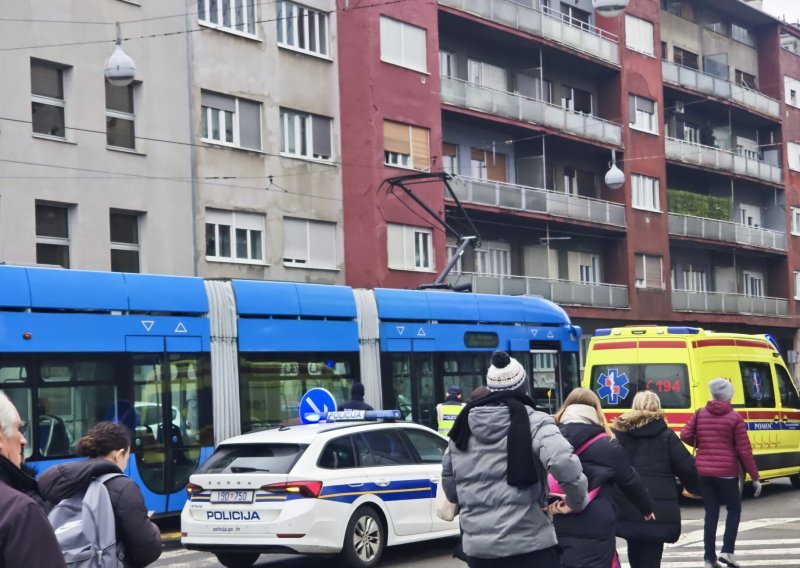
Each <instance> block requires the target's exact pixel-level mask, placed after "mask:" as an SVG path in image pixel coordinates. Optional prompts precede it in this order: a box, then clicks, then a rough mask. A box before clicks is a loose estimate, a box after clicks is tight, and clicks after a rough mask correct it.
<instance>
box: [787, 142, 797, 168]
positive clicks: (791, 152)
mask: <svg viewBox="0 0 800 568" xmlns="http://www.w3.org/2000/svg"><path fill="white" fill-rule="evenodd" d="M786 154H787V155H788V157H789V169H790V170H793V171H795V172H800V143H798V142H787V143H786Z"/></svg>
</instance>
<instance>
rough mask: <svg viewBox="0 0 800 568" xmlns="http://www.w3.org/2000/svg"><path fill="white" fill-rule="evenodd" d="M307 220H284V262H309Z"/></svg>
mask: <svg viewBox="0 0 800 568" xmlns="http://www.w3.org/2000/svg"><path fill="white" fill-rule="evenodd" d="M306 223H307V221H306V220H305V219H291V218H288V217H284V218H283V259H284V261H290V262H295V261H301V262H305V263H307V262H308V233H307V229H306Z"/></svg>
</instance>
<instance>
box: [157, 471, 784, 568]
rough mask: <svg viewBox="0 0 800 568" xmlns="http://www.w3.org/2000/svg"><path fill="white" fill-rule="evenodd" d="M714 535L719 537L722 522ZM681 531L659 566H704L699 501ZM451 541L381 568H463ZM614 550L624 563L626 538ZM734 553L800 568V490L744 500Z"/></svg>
mask: <svg viewBox="0 0 800 568" xmlns="http://www.w3.org/2000/svg"><path fill="white" fill-rule="evenodd" d="M721 517H722V519H721V524H720V527H719V531H718V534H719V536H720V539H721V536H722V522H724V514H723V515H721ZM683 519H684V524H683V535H682V536H681V539H680V540H679V541H678V542H677V543H675V544H674V545H670V546H669V547H668V548H667V550H666V551H665V555H664V561H663V562H662V565H661V566H662V568H695V567H698V568H699V567H700V566H702V565H703V533H702V529H703V508H702V505H701V504H698V503H694V502H687V503H684V505H683ZM454 546H455V541H454V540H453V539H445V540H439V541H431V542H424V543H420V544H412V545H405V546H398V547H392V548H389V549H387V550H386V552H385V554H384V560H383V562H381V564H380V565H381V566H386V567H391V566H404V567H409V568H412V567H413V568H464V567H465V566H466V565H465V564H464V563H463V562H461V561H459V560H456V559H454V558H453V557H452V556H451V554H452V551H453V547H454ZM618 550H619V552H620V555H621V558H622V560H623V566H627V564H626V563H625V562H624V561H625V542H624V541H619V543H618ZM736 553H737V557H739V558H740V561H742V563H743V565H744V566H747V568H767V567H769V568H775V567H780V566H788V567H792V568H800V491H798V490H796V489H793V488H792V487H791V485H790V484H789V481H788V480H786V479H780V480H777V481H773V482H771V483H765V485H764V492H763V494H762V496H761V497H760V498H759V499H754V498H752V497H750V498H746V499H745V501H744V503H743V511H742V524H741V526H740V530H739V539H738V541H737V548H736ZM336 565H337V562H336V557H304V556H289V555H262V556H261V558H259V561H258V562H256V564H255V566H259V567H263V568H267V567H269V568H330V567H331V566H336ZM153 566H159V567H164V568H167V567H169V568H207V567H219V566H221V565H220V564H219V563H218V562H217V561H216V558H215V557H214V556H213V555H212V554H207V553H201V552H190V551H187V550H183V549H182V548H180V545H179V544H177V543H168V544H166V545H165V551H164V554H163V555H162V557H161V559H160V560H159V561H158V562H156V563H155V564H154V565H153Z"/></svg>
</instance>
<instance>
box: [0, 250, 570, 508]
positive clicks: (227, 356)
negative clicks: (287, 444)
mask: <svg viewBox="0 0 800 568" xmlns="http://www.w3.org/2000/svg"><path fill="white" fill-rule="evenodd" d="M579 336H580V329H579V328H576V327H574V326H572V325H571V324H570V321H569V318H568V316H567V315H566V313H565V312H564V311H563V310H562V309H561V308H559V307H558V306H556V305H555V304H553V303H551V302H549V301H546V300H542V299H539V298H532V297H522V296H518V297H511V296H488V295H479V294H463V293H453V292H443V291H412V290H389V289H376V290H374V291H373V290H358V289H352V288H349V287H345V286H327V285H316V284H298V283H288V282H262V281H245V280H233V281H214V280H208V281H204V280H202V279H200V278H189V277H176V276H156V275H142V274H121V273H105V272H89V271H77V270H60V269H47V268H25V267H14V266H0V389H2V390H3V391H4V392H5V393H6V394H7V395H8V396H9V397H10V398H11V399H12V401H13V402H14V403H15V404H16V406H17V408H19V409H20V413H21V414H22V415H23V417H24V418H25V419H26V420H27V421H28V423H29V424H31V425H34V426H31V427H29V428H30V431H29V432H27V433H26V435H27V436H28V440H29V445H28V447H27V449H26V453H27V459H28V460H29V463H31V464H33V465H34V467H35V468H36V469H37V470H39V471H41V470H43V469H44V468H46V467H48V466H50V465H52V464H53V463H57V462H59V461H62V460H65V459H72V456H73V448H74V443H75V442H76V441H77V439H78V438H79V437H80V436H81V435H83V433H84V432H85V431H86V430H87V429H88V428H89V427H90V426H91V425H92V424H94V423H95V422H97V421H100V420H108V419H112V420H117V421H120V422H122V423H124V424H126V425H128V426H129V428H130V429H131V431H132V432H133V433H134V448H133V453H134V456H135V459H132V460H131V461H130V466H129V468H130V469H129V471H128V472H127V473H128V474H129V475H130V476H131V477H132V478H134V479H136V480H137V481H138V482H139V484H140V485H141V487H142V490H143V492H144V495H145V500H146V502H147V506H148V508H149V509H153V510H155V511H156V512H157V513H159V514H167V513H174V512H178V511H180V510H181V508H182V506H183V503H184V501H185V499H186V494H185V490H184V487H185V485H186V483H187V481H188V478H189V475H190V473H191V472H192V471H193V470H194V469H195V468H196V467H197V465H198V464H199V463H201V462H202V461H203V460H204V459H205V457H206V456H207V455H209V454H210V452H211V451H212V449H213V446H214V441H215V440H222V439H225V438H228V437H230V436H233V435H236V434H239V433H241V432H247V431H250V430H255V429H259V428H263V427H266V426H271V425H275V424H280V423H284V422H288V421H293V420H296V419H297V416H298V404H299V401H300V397H301V396H302V394H303V393H304V392H305V391H306V390H308V389H310V388H313V387H324V388H327V389H328V390H329V391H330V392H331V393H333V394H334V396H335V397H336V398H337V400H339V401H344V400H347V399H348V398H349V391H350V385H351V384H352V382H353V381H358V380H360V381H362V382H363V383H364V385H365V387H366V392H367V401H368V402H370V403H371V404H373V406H375V407H376V408H377V407H384V408H399V409H400V410H401V412H402V414H403V417H404V419H406V420H412V421H415V422H418V423H421V424H425V425H429V426H434V425H435V416H436V413H435V406H436V404H437V403H438V402H440V401H441V400H442V398H443V397H444V392H445V390H446V388H447V386H448V385H450V384H458V385H460V386H461V387H462V388H463V389H464V392H465V393H466V394H467V396H468V393H469V392H471V390H472V389H473V388H474V387H476V386H478V385H479V384H482V382H483V377H484V374H485V372H486V368H487V367H488V365H489V357H490V356H491V353H492V352H493V351H494V350H495V349H505V350H508V351H510V352H511V353H512V354H513V356H514V357H516V358H518V359H519V360H520V361H521V362H522V363H523V365H525V367H526V369H527V370H528V375H529V377H530V380H531V386H532V388H533V392H534V394H535V397H536V400H537V404H538V405H539V407H540V409H541V410H543V411H548V412H553V411H555V409H556V408H557V406H558V404H559V403H560V401H561V400H563V397H564V395H565V394H566V393H567V392H568V391H569V390H570V389H572V388H574V387H575V386H577V385H578V380H579V372H578V339H579Z"/></svg>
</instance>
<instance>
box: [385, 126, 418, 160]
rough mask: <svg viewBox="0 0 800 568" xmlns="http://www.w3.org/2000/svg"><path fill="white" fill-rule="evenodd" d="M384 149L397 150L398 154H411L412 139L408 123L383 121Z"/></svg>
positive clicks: (388, 150)
mask: <svg viewBox="0 0 800 568" xmlns="http://www.w3.org/2000/svg"><path fill="white" fill-rule="evenodd" d="M383 149H384V150H385V151H386V152H397V153H398V154H406V155H408V154H411V141H410V137H409V132H408V125H406V124H400V123H399V122H392V121H390V120H384V121H383Z"/></svg>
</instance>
